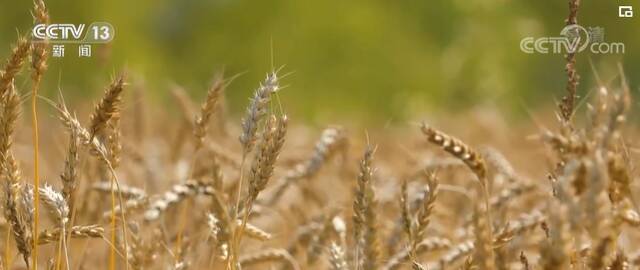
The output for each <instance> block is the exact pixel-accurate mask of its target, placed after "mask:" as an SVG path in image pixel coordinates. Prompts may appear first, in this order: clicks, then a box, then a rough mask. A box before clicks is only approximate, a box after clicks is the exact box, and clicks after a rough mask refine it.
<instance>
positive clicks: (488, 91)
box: [0, 0, 640, 122]
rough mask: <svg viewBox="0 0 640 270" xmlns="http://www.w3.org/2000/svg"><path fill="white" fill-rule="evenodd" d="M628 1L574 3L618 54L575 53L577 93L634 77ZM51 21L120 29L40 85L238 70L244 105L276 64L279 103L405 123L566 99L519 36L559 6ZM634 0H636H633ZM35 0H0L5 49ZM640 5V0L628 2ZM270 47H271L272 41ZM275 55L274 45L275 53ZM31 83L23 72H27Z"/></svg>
mask: <svg viewBox="0 0 640 270" xmlns="http://www.w3.org/2000/svg"><path fill="white" fill-rule="evenodd" d="M624 2H625V1H582V5H581V7H580V14H579V23H580V24H581V25H583V26H601V27H604V29H605V39H606V40H607V41H616V42H624V43H625V44H626V53H625V54H624V55H622V54H619V55H613V54H610V55H595V54H591V53H586V52H585V53H582V54H580V55H579V56H578V67H579V72H580V74H581V77H582V81H581V85H580V91H581V93H582V95H583V96H584V95H585V93H586V92H587V91H590V89H592V88H593V87H594V86H595V82H594V79H593V78H594V76H593V75H594V71H593V70H592V68H591V66H590V62H591V63H593V66H594V67H596V70H597V72H598V73H599V75H600V77H602V78H603V79H605V80H606V81H609V80H613V79H615V78H616V76H617V68H616V64H617V63H618V62H620V63H623V65H624V68H625V70H626V73H627V76H628V78H629V79H630V81H631V85H632V87H634V89H637V87H636V86H637V85H638V84H637V83H636V80H637V78H638V75H637V74H638V73H639V72H640V61H639V60H640V59H639V58H640V54H639V53H638V48H639V45H640V44H639V42H640V37H639V36H638V35H637V34H636V33H637V31H638V29H640V28H639V27H638V26H639V23H638V19H637V18H631V19H621V18H618V17H617V11H618V10H617V5H621V4H624ZM47 3H48V6H49V9H50V13H51V17H52V20H53V22H58V23H85V24H89V23H91V22H94V21H106V22H110V23H111V24H113V25H114V26H115V28H116V31H117V32H116V37H115V40H114V41H113V42H112V43H111V44H110V45H108V46H98V45H95V46H94V49H93V51H94V52H93V54H94V56H93V57H92V58H90V59H85V58H78V57H77V51H76V50H77V45H75V46H74V45H68V46H67V51H66V54H67V55H66V57H64V58H52V59H51V61H50V69H49V73H48V74H47V78H46V82H45V83H46V84H45V86H46V87H45V88H46V89H45V90H46V91H45V94H47V95H50V96H52V95H54V94H55V92H56V91H57V89H58V86H60V87H61V88H62V90H63V92H64V93H65V96H67V97H68V98H70V99H72V100H76V101H77V100H84V99H85V98H87V97H91V98H93V97H95V96H96V95H98V94H99V93H100V92H101V89H102V88H103V86H104V85H106V84H107V82H108V79H109V77H110V76H112V75H113V74H114V73H115V72H116V71H118V70H121V69H123V68H125V67H126V68H127V69H128V70H130V71H131V73H133V74H134V77H135V78H137V80H138V81H139V80H140V78H143V79H144V82H145V89H146V90H147V91H148V95H147V96H152V97H154V99H156V101H157V102H163V103H169V102H170V100H169V97H170V95H168V94H167V93H168V91H169V88H170V87H169V85H171V83H177V84H179V85H182V86H184V87H185V88H186V89H188V90H189V91H190V92H191V93H192V96H194V98H201V97H202V96H203V95H204V93H205V91H206V87H207V84H208V82H209V81H210V78H211V77H212V75H213V74H214V72H215V71H219V70H224V71H225V73H226V74H227V76H231V75H234V74H239V73H242V76H240V77H239V78H237V79H236V80H235V81H234V82H233V83H232V84H231V86H230V88H229V90H228V92H227V95H228V97H229V102H230V104H231V106H230V107H231V109H232V110H234V111H236V112H237V111H240V110H242V107H243V106H244V105H245V103H246V99H247V97H249V95H250V92H251V91H252V90H253V89H254V88H255V87H256V86H257V84H258V82H259V81H260V80H262V79H263V77H264V75H265V73H266V72H267V71H269V70H270V69H271V68H272V59H273V65H274V66H275V67H279V66H282V65H284V66H285V67H284V69H283V70H284V71H283V73H287V72H292V74H291V75H289V76H288V77H286V78H285V79H283V84H284V85H288V87H287V88H286V89H285V90H283V92H282V94H281V95H280V98H281V99H282V102H283V103H284V104H286V109H287V110H288V111H289V112H291V113H292V114H294V115H296V117H298V118H299V119H305V120H310V121H312V122H319V121H322V122H324V121H335V120H338V119H339V118H343V117H348V118H353V119H365V121H370V122H373V121H376V122H386V121H403V120H406V119H408V118H410V117H411V116H413V115H414V114H415V113H418V112H424V111H434V110H441V109H444V110H450V111H464V110H465V109H466V108H468V107H471V106H476V105H478V104H480V105H488V106H497V107H498V108H500V109H503V110H506V111H512V112H514V115H518V114H520V115H521V114H522V112H524V111H525V109H530V108H532V107H535V106H538V105H540V104H548V103H549V102H553V101H554V99H555V100H557V99H559V97H560V96H561V95H563V94H564V92H563V91H564V90H563V89H564V84H565V81H566V77H565V75H564V71H563V69H564V60H563V56H562V55H559V54H555V55H554V54H549V55H542V54H533V55H529V54H525V53H523V52H521V51H520V49H519V43H520V40H521V39H522V38H523V37H526V36H533V37H540V36H557V35H558V33H559V32H560V30H561V29H562V27H563V26H564V18H565V17H566V15H567V13H568V11H567V9H568V8H567V4H566V1H550V0H546V1H509V0H436V1H382V0H366V1H365V0H351V1H340V0H324V1H300V0H282V1H273V0H264V1H246V0H209V1H206V0H153V1H151V0H145V1H143V0H137V1H127V0H109V1H72V0H56V1H52V0H50V1H47ZM629 4H633V3H632V2H630V3H629ZM31 5H32V3H31V1H28V0H26V1H24V0H23V1H9V0H0V57H1V58H2V59H4V58H6V56H7V55H8V53H9V52H10V46H11V45H12V44H13V42H14V41H15V39H16V36H17V34H16V30H17V31H19V32H20V33H25V32H28V31H30V27H31V24H32V20H31V16H30V8H31ZM636 8H637V9H639V10H640V5H638V6H637V7H636ZM272 49H273V50H272ZM272 52H273V54H272ZM23 80H25V82H22V83H26V80H27V79H26V78H25V79H23Z"/></svg>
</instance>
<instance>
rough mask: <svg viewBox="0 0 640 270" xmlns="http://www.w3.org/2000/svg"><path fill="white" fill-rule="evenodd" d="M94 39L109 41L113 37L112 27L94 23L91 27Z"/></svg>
mask: <svg viewBox="0 0 640 270" xmlns="http://www.w3.org/2000/svg"><path fill="white" fill-rule="evenodd" d="M91 31H93V39H94V40H96V41H108V40H110V39H111V27H109V26H106V25H94V26H92V27H91Z"/></svg>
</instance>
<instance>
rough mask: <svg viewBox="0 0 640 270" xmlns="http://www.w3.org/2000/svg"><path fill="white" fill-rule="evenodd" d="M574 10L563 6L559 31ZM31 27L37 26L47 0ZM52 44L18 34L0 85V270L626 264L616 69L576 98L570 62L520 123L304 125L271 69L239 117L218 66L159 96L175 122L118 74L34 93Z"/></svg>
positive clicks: (630, 218) (622, 81) (476, 117)
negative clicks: (551, 103)
mask: <svg viewBox="0 0 640 270" xmlns="http://www.w3.org/2000/svg"><path fill="white" fill-rule="evenodd" d="M578 8H579V1H577V0H570V1H569V16H568V18H567V20H566V22H567V24H575V23H577V16H578ZM32 13H33V14H34V19H35V22H36V23H48V22H49V21H50V19H49V14H48V11H47V9H46V6H45V3H44V1H43V0H36V1H34V9H33V12H32ZM49 45H50V44H47V43H43V42H31V40H30V38H29V37H27V36H25V37H20V38H18V40H17V42H16V44H15V46H14V50H13V51H12V53H11V55H10V57H9V58H8V59H7V60H6V62H5V63H4V65H3V66H2V73H0V153H1V154H0V176H1V177H0V178H1V179H0V180H1V181H0V182H1V183H2V185H1V188H0V194H1V202H2V203H1V209H2V216H1V217H0V240H1V241H0V243H2V244H1V245H0V247H2V248H1V249H0V251H1V255H0V269H7V270H8V269H38V268H40V269H56V270H58V269H227V270H239V269H334V270H346V269H361V270H369V269H388V270H391V269H481V270H489V269H523V270H528V269H559V270H565V269H593V270H596V269H598V270H600V269H610V270H619V269H638V265H640V244H638V242H635V241H637V240H640V233H639V232H638V228H639V227H640V214H638V207H637V203H636V199H637V198H636V193H637V191H638V188H639V187H638V185H637V184H636V183H635V182H634V179H635V178H636V175H637V172H636V171H635V157H636V155H637V153H638V149H636V148H634V142H633V139H632V138H634V134H636V135H637V134H638V132H637V130H636V129H635V128H633V127H632V126H630V125H629V124H628V123H627V117H628V114H629V113H630V111H631V109H632V104H633V103H634V101H633V100H632V93H631V92H632V90H631V89H630V88H629V86H628V82H627V79H626V77H625V75H624V71H623V70H622V68H620V72H619V77H618V78H617V81H616V82H615V83H608V84H604V83H599V85H596V86H595V88H596V89H597V91H595V92H593V93H592V94H591V95H585V96H584V97H581V96H580V95H579V94H578V92H579V88H578V85H579V78H580V77H579V75H578V74H577V72H576V68H575V65H576V64H577V63H576V57H575V54H568V55H566V74H567V84H566V92H565V93H562V95H563V98H562V99H560V100H559V101H558V102H557V103H558V105H557V107H555V108H553V109H552V111H553V113H547V114H545V115H548V116H549V117H547V118H549V119H546V120H543V121H540V122H537V121H532V123H527V124H523V125H522V126H523V127H515V126H513V125H510V124H508V123H506V122H505V121H504V119H502V118H501V116H500V115H499V113H491V112H488V113H476V112H472V113H469V115H466V116H465V117H462V118H453V119H440V120H436V119H434V120H432V121H430V122H426V121H422V120H419V119H418V120H416V121H415V122H411V123H409V124H407V125H406V126H404V127H388V128H383V129H374V130H367V129H366V128H362V127H347V126H342V125H338V124H327V126H326V128H324V129H322V130H317V129H313V128H309V127H307V126H305V125H304V124H303V123H300V122H296V121H295V115H287V114H286V107H287V104H283V103H282V102H281V101H280V98H279V95H286V91H290V90H289V89H287V90H284V89H283V87H282V85H284V84H283V81H286V75H287V73H286V71H283V70H280V69H275V70H271V71H268V72H267V74H266V76H265V78H264V80H263V81H262V82H257V83H256V88H255V91H254V94H253V96H251V97H250V100H249V103H248V104H247V107H246V112H244V113H243V115H239V116H236V115H231V114H228V113H227V110H226V107H227V104H226V102H225V98H224V95H225V88H226V87H227V86H228V85H229V84H230V83H232V80H233V78H234V77H233V76H228V75H225V74H224V73H222V72H220V73H218V74H217V75H216V76H215V77H214V78H213V79H212V82H211V84H210V87H209V88H208V89H207V95H206V97H205V98H204V99H203V100H201V101H196V100H193V99H192V98H191V97H189V95H188V94H187V93H186V92H185V90H184V89H182V88H180V87H174V88H173V90H172V94H173V100H174V101H175V103H174V104H173V106H174V107H175V108H176V111H177V112H178V114H179V116H178V117H169V116H168V115H167V114H169V112H167V111H166V110H164V109H163V108H159V107H158V106H155V104H154V103H152V102H147V101H146V100H145V97H144V95H143V92H144V91H143V90H141V87H138V86H136V85H135V84H132V83H129V78H128V77H127V72H124V71H123V72H121V73H118V74H117V75H115V76H114V77H113V78H112V79H111V82H110V83H108V84H107V86H106V87H105V90H104V95H103V96H102V98H101V99H99V100H95V101H92V104H94V107H93V108H92V109H88V110H87V109H83V108H78V109H74V108H71V107H70V106H69V105H67V104H66V103H65V101H64V93H63V92H62V91H61V92H60V95H59V96H56V97H53V98H52V97H44V96H41V95H39V94H38V91H39V90H40V88H41V85H40V82H41V80H42V78H43V76H46V70H47V61H48V59H47V58H48V57H47V56H48V50H49V49H50V48H49ZM23 76H24V77H26V78H29V79H28V80H29V81H30V82H31V83H30V84H28V85H26V86H22V87H18V86H17V85H16V83H15V81H16V79H17V78H20V77H23ZM19 88H20V89H19ZM549 99H550V100H552V99H553V98H552V97H550V98H549ZM198 104H199V105H198ZM581 105H582V106H581ZM39 112H40V113H39ZM545 117H546V116H545ZM290 118H291V119H290ZM165 119H169V120H170V121H165ZM541 123H545V125H543V124H541ZM546 126H549V127H546ZM454 134H455V135H454Z"/></svg>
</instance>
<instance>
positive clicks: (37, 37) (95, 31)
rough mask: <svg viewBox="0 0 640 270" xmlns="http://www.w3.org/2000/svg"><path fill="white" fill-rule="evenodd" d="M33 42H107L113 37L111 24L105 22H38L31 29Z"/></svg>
mask: <svg viewBox="0 0 640 270" xmlns="http://www.w3.org/2000/svg"><path fill="white" fill-rule="evenodd" d="M31 32H32V35H33V39H34V41H35V42H41V41H44V40H48V41H50V42H52V43H107V42H109V41H111V40H112V39H113V37H114V33H115V31H114V29H113V26H112V25H111V24H109V23H105V22H95V23H92V24H91V25H90V26H89V28H86V25H85V24H77V25H76V24H69V23H64V24H49V25H47V24H38V25H36V26H35V27H33V30H32V31H31Z"/></svg>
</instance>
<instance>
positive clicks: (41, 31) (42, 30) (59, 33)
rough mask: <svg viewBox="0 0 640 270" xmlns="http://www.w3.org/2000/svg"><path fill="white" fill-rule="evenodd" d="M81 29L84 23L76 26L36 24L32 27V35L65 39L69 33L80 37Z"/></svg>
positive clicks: (41, 37)
mask: <svg viewBox="0 0 640 270" xmlns="http://www.w3.org/2000/svg"><path fill="white" fill-rule="evenodd" d="M83 31H84V24H79V25H77V26H76V25H73V24H50V25H45V24H38V25H36V26H35V27H34V28H33V36H34V37H35V38H36V39H42V40H44V39H50V40H60V39H61V40H67V39H69V36H70V35H71V36H73V38H74V39H80V37H81V35H82V32H83Z"/></svg>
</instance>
